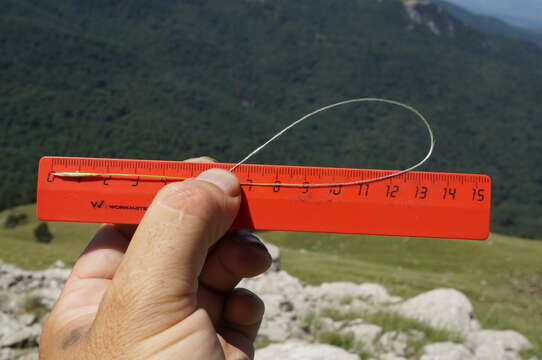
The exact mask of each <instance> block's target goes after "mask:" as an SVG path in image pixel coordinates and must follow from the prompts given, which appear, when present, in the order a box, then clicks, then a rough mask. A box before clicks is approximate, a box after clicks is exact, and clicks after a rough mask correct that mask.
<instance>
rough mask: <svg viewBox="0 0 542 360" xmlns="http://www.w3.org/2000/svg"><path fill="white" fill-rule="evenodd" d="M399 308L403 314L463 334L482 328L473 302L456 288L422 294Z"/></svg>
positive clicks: (438, 327)
mask: <svg viewBox="0 0 542 360" xmlns="http://www.w3.org/2000/svg"><path fill="white" fill-rule="evenodd" d="M397 310H398V312H399V313H400V314H402V315H403V316H406V317H409V318H412V319H416V320H419V321H422V322H425V323H427V324H429V325H431V326H433V327H435V328H437V329H446V330H449V331H453V332H457V333H459V334H461V335H466V334H468V333H469V332H471V331H476V330H478V329H479V328H480V325H479V323H478V321H477V320H476V318H475V316H474V312H473V307H472V304H471V302H470V301H469V299H467V297H466V296H465V295H463V294H462V293H461V292H459V291H457V290H455V289H436V290H432V291H429V292H426V293H423V294H420V295H418V296H415V297H413V298H412V299H409V300H407V301H405V302H404V303H402V304H400V305H399V306H398V307H397Z"/></svg>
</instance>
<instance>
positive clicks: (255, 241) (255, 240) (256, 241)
mask: <svg viewBox="0 0 542 360" xmlns="http://www.w3.org/2000/svg"><path fill="white" fill-rule="evenodd" d="M239 235H240V237H241V238H242V239H243V241H245V242H248V243H250V245H254V246H259V247H262V248H264V249H265V250H267V247H266V246H265V244H264V243H263V241H262V240H261V239H260V238H259V237H258V236H256V235H254V234H252V233H250V232H248V231H239Z"/></svg>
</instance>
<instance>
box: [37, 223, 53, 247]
mask: <svg viewBox="0 0 542 360" xmlns="http://www.w3.org/2000/svg"><path fill="white" fill-rule="evenodd" d="M34 237H35V239H36V241H37V242H39V243H44V244H48V243H50V242H51V240H53V234H51V232H50V231H49V226H48V225H47V223H41V224H39V225H38V226H36V228H35V229H34Z"/></svg>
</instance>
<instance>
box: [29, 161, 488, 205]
mask: <svg viewBox="0 0 542 360" xmlns="http://www.w3.org/2000/svg"><path fill="white" fill-rule="evenodd" d="M55 159H73V160H91V161H92V160H97V161H134V162H139V161H145V162H162V163H186V164H197V165H199V166H202V165H203V166H211V167H212V164H215V165H219V167H220V168H224V167H226V168H227V167H232V166H234V165H235V163H223V162H213V163H207V162H192V161H183V160H150V159H131V158H130V159H128V158H127V159H124V158H94V157H79V156H42V157H41V158H40V160H39V162H38V169H40V168H41V165H42V162H45V161H47V160H55ZM247 166H256V167H261V168H275V167H281V168H290V169H294V168H304V169H321V168H326V169H331V170H337V171H341V170H346V171H348V170H354V171H384V172H391V173H393V172H399V171H401V170H389V169H358V168H343V167H332V166H305V165H273V164H252V163H250V164H241V165H239V169H242V168H244V167H247ZM38 173H39V172H38ZM423 173H429V174H438V175H444V176H465V177H471V178H476V177H478V178H480V179H483V180H484V183H486V184H488V185H489V187H490V188H492V180H491V177H490V176H489V175H486V174H479V173H449V172H439V171H409V172H406V173H403V174H400V175H397V176H396V177H397V178H399V179H400V178H401V177H402V176H404V175H406V174H423ZM233 174H235V171H234V172H233ZM390 179H393V177H392V178H389V179H384V180H379V181H389V180H390ZM38 184H39V182H38ZM491 198H493V197H491Z"/></svg>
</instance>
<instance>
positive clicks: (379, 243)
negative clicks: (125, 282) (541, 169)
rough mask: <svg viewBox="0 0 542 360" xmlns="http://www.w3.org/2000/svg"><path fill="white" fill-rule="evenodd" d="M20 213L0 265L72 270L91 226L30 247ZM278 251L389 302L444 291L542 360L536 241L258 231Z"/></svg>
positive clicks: (322, 278)
mask: <svg viewBox="0 0 542 360" xmlns="http://www.w3.org/2000/svg"><path fill="white" fill-rule="evenodd" d="M10 213H26V214H27V215H28V217H29V222H28V223H27V224H24V225H20V226H18V227H16V228H15V229H4V228H3V226H0V259H2V260H3V261H6V262H9V263H14V264H17V265H18V266H21V267H23V268H27V269H40V268H45V267H47V266H49V265H50V264H51V263H53V262H54V261H55V260H57V259H60V260H62V261H64V262H65V263H66V264H68V265H71V264H73V262H74V261H75V260H76V258H77V256H78V255H79V253H80V252H81V251H82V250H83V249H84V247H85V245H86V244H87V242H88V241H89V240H90V238H91V237H92V233H93V232H94V231H95V230H96V229H97V227H98V225H97V224H73V223H49V229H50V230H51V233H52V234H53V236H54V239H53V240H52V242H51V243H50V244H42V243H37V242H36V241H34V236H33V229H34V228H35V227H36V225H37V220H36V219H35V216H34V207H33V206H23V207H18V208H15V209H12V210H8V211H5V212H2V213H0V224H3V223H4V222H5V219H6V218H7V216H8V215H9V214H10ZM260 235H261V236H262V237H263V238H264V239H265V240H266V241H269V242H271V243H273V244H275V245H278V246H279V247H280V248H281V250H282V258H281V261H282V268H283V269H284V270H286V271H288V272H289V273H291V274H292V275H294V276H296V277H298V278H300V279H302V280H304V281H306V282H308V283H310V284H319V283H321V282H326V281H327V282H329V281H352V282H357V283H362V282H376V283H379V284H382V285H384V286H385V287H386V288H387V289H388V291H389V292H390V293H391V294H393V295H398V296H403V297H411V296H414V295H417V294H419V293H421V292H424V291H428V290H431V289H434V288H442V287H449V288H455V289H458V290H460V291H462V292H463V293H465V294H466V295H467V296H468V297H469V299H470V300H471V301H472V302H473V304H474V307H475V313H476V316H477V318H478V319H479V320H480V322H481V323H482V326H483V327H484V328H492V329H513V330H517V331H519V332H521V333H522V334H524V335H526V336H527V337H528V338H529V339H530V340H531V342H533V343H534V344H535V346H536V350H535V352H534V353H536V354H539V356H540V355H542V260H541V259H542V241H532V240H523V239H519V238H513V237H509V236H502V235H497V234H492V235H491V237H490V238H489V240H487V241H465V240H446V239H420V238H404V237H377V236H359V235H336V234H309V233H287V232H262V233H260Z"/></svg>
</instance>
